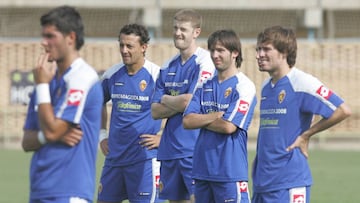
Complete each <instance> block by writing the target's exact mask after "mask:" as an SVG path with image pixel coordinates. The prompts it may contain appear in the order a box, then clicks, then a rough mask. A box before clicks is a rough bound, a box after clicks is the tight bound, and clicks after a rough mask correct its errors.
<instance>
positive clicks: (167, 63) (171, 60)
mask: <svg viewBox="0 0 360 203" xmlns="http://www.w3.org/2000/svg"><path fill="white" fill-rule="evenodd" d="M179 57H180V54H179V53H177V54H175V55H174V56H172V57H171V58H170V59H168V60H166V61H165V63H164V64H163V65H162V66H161V67H160V69H161V70H165V69H168V68H169V67H170V66H171V64H172V63H175V62H176V60H177V59H178V58H179Z"/></svg>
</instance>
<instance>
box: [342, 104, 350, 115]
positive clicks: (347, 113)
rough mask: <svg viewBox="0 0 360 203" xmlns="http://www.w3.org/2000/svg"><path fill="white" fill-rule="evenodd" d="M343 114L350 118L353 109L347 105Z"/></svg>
mask: <svg viewBox="0 0 360 203" xmlns="http://www.w3.org/2000/svg"><path fill="white" fill-rule="evenodd" d="M343 112H344V114H345V118H347V117H350V116H351V114H352V112H351V109H350V108H349V107H348V106H347V105H345V107H344V108H343Z"/></svg>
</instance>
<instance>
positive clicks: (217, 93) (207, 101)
mask: <svg viewBox="0 0 360 203" xmlns="http://www.w3.org/2000/svg"><path fill="white" fill-rule="evenodd" d="M256 103H257V100H256V89H255V85H254V83H253V82H252V81H251V80H250V79H249V78H248V77H247V76H245V75H244V74H243V73H241V72H239V73H237V74H236V75H235V76H233V77H231V78H229V79H227V80H225V81H223V82H221V83H219V82H218V77H217V76H215V77H214V78H213V79H212V80H211V81H208V82H207V83H205V84H204V85H203V87H202V88H199V89H197V90H196V93H195V94H194V96H193V98H192V100H191V102H190V104H189V105H188V107H187V108H186V110H185V112H184V115H187V114H191V113H196V114H209V113H213V112H219V111H223V112H225V113H224V115H223V119H224V120H226V121H229V122H231V123H233V124H234V125H235V126H237V127H238V129H237V130H236V131H235V132H234V133H232V134H222V133H217V132H214V131H211V130H207V129H206V128H201V130H200V135H199V138H198V140H197V142H196V145H195V150H194V156H193V160H194V161H193V177H194V178H195V179H200V180H207V181H215V182H235V181H247V180H248V160H247V130H248V127H249V125H250V123H251V120H252V117H253V113H254V109H255V106H256Z"/></svg>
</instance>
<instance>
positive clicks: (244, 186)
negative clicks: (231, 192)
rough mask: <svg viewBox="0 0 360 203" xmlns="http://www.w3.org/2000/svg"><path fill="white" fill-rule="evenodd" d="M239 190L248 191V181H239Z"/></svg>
mask: <svg viewBox="0 0 360 203" xmlns="http://www.w3.org/2000/svg"><path fill="white" fill-rule="evenodd" d="M239 189H240V192H248V183H247V182H242V181H240V182H239Z"/></svg>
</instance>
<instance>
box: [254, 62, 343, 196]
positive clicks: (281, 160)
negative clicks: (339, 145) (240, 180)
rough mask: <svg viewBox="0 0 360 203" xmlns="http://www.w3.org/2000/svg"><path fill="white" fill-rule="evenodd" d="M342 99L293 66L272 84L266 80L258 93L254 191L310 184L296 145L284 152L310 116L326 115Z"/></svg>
mask: <svg viewBox="0 0 360 203" xmlns="http://www.w3.org/2000/svg"><path fill="white" fill-rule="evenodd" d="M342 103H343V100H342V99H341V98H340V97H339V96H337V95H336V94H335V93H334V92H332V91H331V90H330V89H328V88H326V87H325V86H324V85H323V84H322V83H321V82H320V81H319V80H318V79H316V78H315V77H313V76H311V75H309V74H307V73H304V72H303V71H301V70H299V69H297V68H295V67H293V68H292V69H291V71H290V72H289V73H288V74H287V75H286V76H285V77H283V78H281V79H280V80H279V81H278V82H277V83H276V84H275V85H273V84H271V80H270V79H268V80H266V81H265V82H264V84H263V87H262V92H261V105H260V128H259V134H258V141H257V150H256V157H255V161H254V171H253V186H254V192H268V191H275V190H281V189H288V188H294V187H304V186H309V185H311V184H312V177H311V172H310V168H309V165H308V162H307V159H306V158H305V156H304V155H303V154H302V153H301V151H300V149H299V148H295V149H294V150H292V151H290V152H287V151H286V148H287V147H288V146H290V145H291V144H292V143H293V142H294V141H295V140H296V138H297V137H298V136H299V135H300V134H302V133H303V132H304V131H306V130H307V129H309V127H310V125H311V122H312V120H313V115H314V114H318V115H321V116H322V117H324V118H328V117H330V116H331V115H332V114H333V112H334V111H335V109H336V108H337V107H338V106H339V105H340V104H342Z"/></svg>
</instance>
